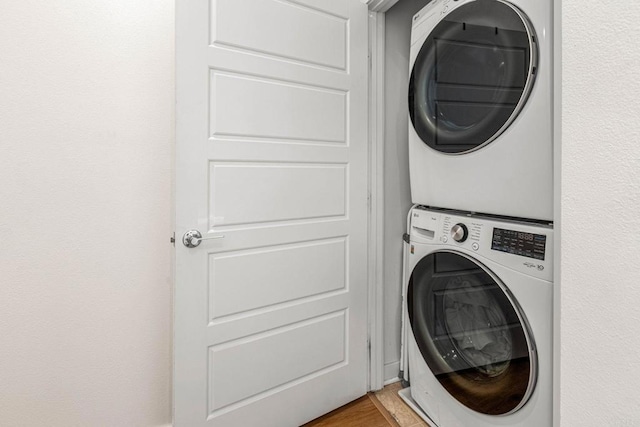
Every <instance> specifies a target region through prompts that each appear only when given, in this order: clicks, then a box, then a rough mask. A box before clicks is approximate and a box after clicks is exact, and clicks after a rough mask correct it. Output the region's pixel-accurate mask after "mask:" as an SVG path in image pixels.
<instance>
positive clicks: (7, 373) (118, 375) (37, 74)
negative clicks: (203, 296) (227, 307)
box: [0, 0, 174, 427]
mask: <svg viewBox="0 0 640 427" xmlns="http://www.w3.org/2000/svg"><path fill="white" fill-rule="evenodd" d="M0 3H1V7H0V9H1V11H2V12H1V13H0V140H1V141H2V142H1V143H2V155H1V156H0V239H1V243H0V277H1V279H0V305H1V307H2V314H0V331H1V333H0V351H1V356H0V360H1V363H0V424H1V425H3V426H4V425H6V426H47V427H51V426H54V427H55V426H65V427H68V426H118V427H124V426H135V427H139V426H153V425H160V424H166V423H169V422H170V420H171V400H170V396H171V384H170V378H171V269H170V264H171V248H170V245H169V244H168V239H169V235H170V230H171V200H170V194H171V167H172V166H171V165H172V163H171V156H172V147H173V134H174V130H173V122H174V110H173V109H174V106H173V105H174V93H173V87H174V77H173V70H174V66H173V62H174V55H173V38H174V34H173V28H174V13H173V1H172V0H138V1H133V2H132V1H128V0H91V1H86V0H64V1H53V2H44V1H35V0H21V1H1V2H0Z"/></svg>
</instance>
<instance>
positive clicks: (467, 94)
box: [409, 0, 537, 154]
mask: <svg viewBox="0 0 640 427" xmlns="http://www.w3.org/2000/svg"><path fill="white" fill-rule="evenodd" d="M534 41H535V37H534V35H533V30H532V27H531V25H530V24H529V23H528V22H527V20H526V18H525V17H524V15H523V14H522V13H521V12H520V11H518V10H517V9H516V8H515V7H514V6H512V5H510V4H508V3H506V2H503V1H499V0H475V1H471V2H468V3H466V4H464V5H462V6H460V7H458V8H456V9H455V10H453V11H452V12H451V13H449V14H447V15H446V16H445V17H444V18H443V20H442V21H440V22H439V23H438V24H437V25H436V27H435V28H434V29H433V31H432V32H431V33H430V34H429V36H428V37H427V39H426V41H425V42H424V44H423V46H422V48H421V50H420V52H419V53H418V56H417V59H416V62H415V65H414V67H413V70H412V72H411V79H410V83H409V116H410V117H411V122H412V123H413V127H414V129H415V131H416V132H417V134H418V135H419V136H420V138H421V139H422V141H424V142H425V143H426V144H427V145H428V146H429V147H431V148H433V149H434V150H437V151H440V152H442V153H449V154H461V153H466V152H470V151H473V150H476V149H478V148H480V147H482V146H484V145H486V144H488V143H489V142H491V141H493V140H494V139H495V138H497V137H498V136H499V135H500V134H501V133H502V132H503V131H504V130H505V129H506V128H507V127H508V126H509V125H510V124H511V122H512V121H513V120H514V119H515V118H516V116H517V115H518V112H519V111H520V109H521V108H522V107H523V106H524V103H525V102H526V99H527V97H528V95H529V92H530V90H531V87H532V85H533V80H534V76H535V67H536V64H535V62H536V55H537V52H536V49H535V44H534Z"/></svg>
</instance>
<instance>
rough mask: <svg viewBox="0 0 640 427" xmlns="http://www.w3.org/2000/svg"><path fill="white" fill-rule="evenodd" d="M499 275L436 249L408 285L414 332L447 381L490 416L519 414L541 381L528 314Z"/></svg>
mask: <svg viewBox="0 0 640 427" xmlns="http://www.w3.org/2000/svg"><path fill="white" fill-rule="evenodd" d="M512 301H514V300H513V298H512V297H511V296H510V295H509V294H508V291H507V290H506V288H505V287H504V286H502V285H501V284H499V283H498V281H497V278H495V276H494V275H492V274H491V273H490V272H489V271H488V270H486V269H485V268H484V267H482V266H481V265H480V264H478V263H476V262H475V261H473V260H472V259H470V258H467V257H466V256H463V255H461V254H458V253H454V252H435V253H433V254H430V255H428V256H426V257H425V258H424V259H422V260H421V261H420V262H419V263H418V265H417V266H416V268H415V269H414V271H413V273H412V275H411V279H410V282H409V289H408V297H407V303H408V312H409V320H410V323H411V329H412V331H413V335H414V337H415V339H416V342H417V344H418V348H419V349H420V352H421V354H422V356H423V357H424V360H425V361H426V363H427V365H428V366H429V368H430V369H431V371H432V372H433V374H434V375H435V377H436V378H437V379H438V381H439V382H440V384H441V385H442V386H443V387H444V388H445V389H446V390H447V391H448V392H449V394H451V396H453V397H454V398H456V399H457V400H458V401H459V402H460V403H462V404H463V405H465V406H467V407H468V408H470V409H473V410H474V411H477V412H480V413H482V414H487V415H503V414H508V413H512V412H515V411H517V410H518V409H520V408H521V407H522V406H523V405H524V404H525V403H526V402H527V400H528V399H529V397H530V396H531V393H532V392H533V388H534V385H535V378H536V372H535V366H536V360H535V356H532V355H534V354H535V353H534V351H533V350H532V349H533V348H534V347H533V341H532V340H531V338H530V334H529V332H528V329H527V326H526V322H525V320H524V319H525V318H524V315H523V314H522V313H521V312H520V310H519V308H518V307H517V305H516V303H515V302H512Z"/></svg>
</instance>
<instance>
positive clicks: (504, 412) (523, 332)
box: [404, 207, 553, 427]
mask: <svg viewBox="0 0 640 427" xmlns="http://www.w3.org/2000/svg"><path fill="white" fill-rule="evenodd" d="M409 228H410V233H409V239H408V240H409V241H408V248H409V250H408V253H407V260H406V261H407V262H406V267H407V268H408V271H407V278H408V280H407V283H406V284H405V289H404V294H405V300H404V304H405V307H404V311H405V313H406V314H405V326H406V329H407V330H408V333H407V334H406V336H405V339H406V340H407V341H406V342H405V343H404V348H405V351H406V352H407V353H408V371H409V381H410V385H411V389H410V392H411V398H412V399H413V401H415V403H416V404H417V406H418V407H419V409H420V410H421V411H422V412H423V415H425V417H426V418H427V419H429V420H430V422H431V424H433V427H470V426H473V427H495V426H509V427H551V425H552V416H553V415H552V404H553V403H552V396H553V392H552V378H553V371H552V328H553V326H552V319H553V282H552V277H553V262H552V260H553V253H552V247H553V228H552V226H551V225H550V224H543V223H527V222H519V221H515V220H504V219H498V218H494V217H490V216H480V215H473V214H463V213H460V212H456V211H447V210H433V209H426V208H422V207H418V208H414V209H413V210H412V211H411V221H410V225H409Z"/></svg>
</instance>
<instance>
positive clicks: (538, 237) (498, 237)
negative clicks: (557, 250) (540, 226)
mask: <svg viewBox="0 0 640 427" xmlns="http://www.w3.org/2000/svg"><path fill="white" fill-rule="evenodd" d="M546 243H547V236H545V235H544V234H533V233H523V232H520V231H513V230H505V229H503V228H494V229H493V240H492V241H491V249H493V250H494V251H500V252H506V253H509V254H513V255H520V256H525V257H528V258H534V259H539V260H543V261H544V252H545V247H546Z"/></svg>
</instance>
